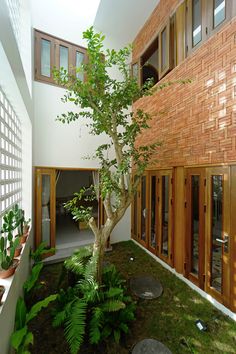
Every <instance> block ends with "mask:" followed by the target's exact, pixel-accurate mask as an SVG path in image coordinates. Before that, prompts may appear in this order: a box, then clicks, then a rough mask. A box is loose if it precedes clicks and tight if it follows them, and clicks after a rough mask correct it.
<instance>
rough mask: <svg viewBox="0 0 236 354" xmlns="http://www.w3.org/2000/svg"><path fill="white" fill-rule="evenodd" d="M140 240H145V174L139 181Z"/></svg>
mask: <svg viewBox="0 0 236 354" xmlns="http://www.w3.org/2000/svg"><path fill="white" fill-rule="evenodd" d="M141 198H142V200H141V240H143V241H146V216H147V209H146V176H143V177H142V181H141Z"/></svg>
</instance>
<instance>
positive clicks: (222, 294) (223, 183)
mask: <svg viewBox="0 0 236 354" xmlns="http://www.w3.org/2000/svg"><path fill="white" fill-rule="evenodd" d="M229 179H230V175H229V168H228V167H222V168H220V167H218V168H217V167H215V168H209V169H207V188H208V193H207V196H208V197H207V221H206V223H207V225H206V238H207V239H206V242H207V274H206V277H207V279H206V290H207V291H208V292H209V293H210V294H212V295H213V296H214V297H215V298H216V299H217V300H218V301H220V302H223V303H224V304H226V305H227V304H229V302H230V259H229V247H230V244H229V232H230V222H229V211H230V199H229V195H230V190H229V187H230V184H229Z"/></svg>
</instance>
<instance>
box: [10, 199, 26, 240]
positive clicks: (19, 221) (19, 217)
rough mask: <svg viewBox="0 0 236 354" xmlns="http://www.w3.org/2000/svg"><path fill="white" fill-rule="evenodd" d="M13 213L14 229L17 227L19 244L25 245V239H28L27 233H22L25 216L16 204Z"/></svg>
mask: <svg viewBox="0 0 236 354" xmlns="http://www.w3.org/2000/svg"><path fill="white" fill-rule="evenodd" d="M13 212H14V215H15V223H16V224H15V227H17V230H18V235H17V237H19V239H20V243H21V244H22V243H25V242H26V239H27V237H28V233H24V222H25V215H24V210H22V209H21V208H19V206H18V204H15V206H14V208H13Z"/></svg>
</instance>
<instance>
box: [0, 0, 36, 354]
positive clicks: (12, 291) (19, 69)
mask: <svg viewBox="0 0 236 354" xmlns="http://www.w3.org/2000/svg"><path fill="white" fill-rule="evenodd" d="M10 2H11V4H10ZM13 2H14V3H15V5H16V8H18V9H19V12H20V13H21V14H22V16H23V18H22V20H23V21H25V22H24V26H26V27H24V28H22V27H21V26H18V29H19V31H20V33H21V34H20V36H21V41H22V43H24V44H25V47H24V48H21V49H22V50H23V52H20V51H19V38H20V37H19V36H17V35H16V30H15V28H14V27H13V23H14V26H16V25H17V24H18V23H19V22H18V21H19V20H20V19H19V17H17V16H16V17H15V19H14V17H13V18H11V17H10V16H13V15H10V9H9V8H8V5H9V4H10V5H14V4H13ZM18 4H19V5H20V6H19V7H17V5H18ZM21 5H22V6H23V7H21ZM28 5H29V2H28V0H19V1H18V0H14V1H13V0H9V2H7V1H6V0H0V73H1V74H0V86H1V87H2V90H3V91H4V93H5V95H6V96H7V99H8V100H9V102H10V104H11V106H12V107H13V109H14V111H15V113H16V114H17V116H18V117H19V119H20V120H21V123H22V138H23V141H22V159H23V161H22V164H23V174H22V178H23V181H22V183H23V193H22V205H23V208H24V209H25V211H26V216H27V218H29V217H31V213H32V188H31V185H32V126H31V119H32V117H31V112H32V102H31V95H30V91H31V42H30V33H31V28H30V22H29V19H30V13H29V8H28V7H27V6H28ZM25 6H26V7H25ZM22 11H23V12H24V11H25V12H24V15H23V12H22ZM14 21H15V22H14ZM24 50H25V52H24ZM28 271H29V242H28V243H27V245H26V247H25V249H24V252H23V255H22V257H21V262H20V265H19V267H18V269H17V272H16V274H15V276H14V277H13V278H10V279H8V280H0V284H4V285H6V288H7V291H6V293H5V294H4V304H3V306H1V308H0V328H1V330H0V353H1V354H8V353H9V346H10V336H11V333H12V331H13V329H14V320H15V307H16V302H17V299H18V297H19V295H20V294H21V292H22V284H23V283H24V281H25V280H26V278H27V276H28Z"/></svg>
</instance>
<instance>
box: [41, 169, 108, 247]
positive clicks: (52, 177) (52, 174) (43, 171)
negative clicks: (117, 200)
mask: <svg viewBox="0 0 236 354" xmlns="http://www.w3.org/2000/svg"><path fill="white" fill-rule="evenodd" d="M34 169H35V203H34V204H35V244H36V247H37V246H38V245H39V244H40V243H41V242H42V241H41V239H42V238H41V237H42V233H41V220H42V209H41V204H42V180H41V177H40V176H42V175H45V174H46V175H50V183H52V184H51V185H52V186H53V188H51V190H50V206H51V209H50V215H51V212H52V215H51V223H50V246H51V247H55V246H56V171H91V172H92V171H99V169H98V168H73V167H55V166H52V167H47V166H35V167H34ZM38 172H40V174H38ZM39 177H40V180H38V178H39ZM99 206H100V203H99V202H98V208H99ZM99 218H100V220H99V221H101V220H102V219H101V218H102V216H101V215H100V214H99Z"/></svg>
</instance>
